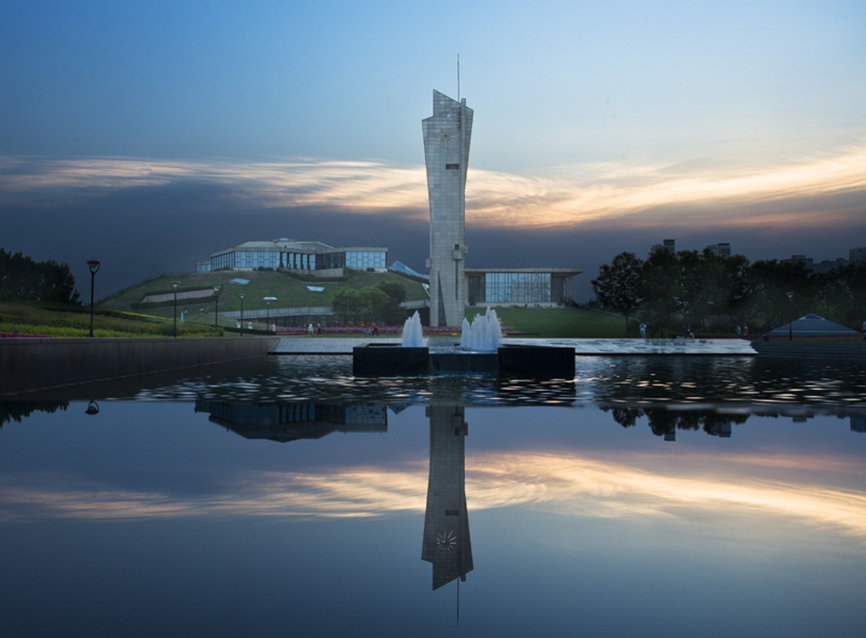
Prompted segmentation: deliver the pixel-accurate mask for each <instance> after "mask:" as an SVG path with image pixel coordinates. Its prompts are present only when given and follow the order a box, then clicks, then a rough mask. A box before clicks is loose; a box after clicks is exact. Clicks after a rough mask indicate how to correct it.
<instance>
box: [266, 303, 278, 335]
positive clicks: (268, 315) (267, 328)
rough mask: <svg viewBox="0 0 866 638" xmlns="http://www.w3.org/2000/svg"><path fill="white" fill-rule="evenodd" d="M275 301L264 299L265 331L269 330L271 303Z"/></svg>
mask: <svg viewBox="0 0 866 638" xmlns="http://www.w3.org/2000/svg"><path fill="white" fill-rule="evenodd" d="M276 300H277V298H276V297H265V309H266V310H265V330H270V329H271V302H272V301H276Z"/></svg>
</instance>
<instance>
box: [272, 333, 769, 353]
mask: <svg viewBox="0 0 866 638" xmlns="http://www.w3.org/2000/svg"><path fill="white" fill-rule="evenodd" d="M425 341H426V342H427V345H428V346H429V347H430V348H439V347H441V348H447V347H450V346H456V345H459V343H460V338H459V337H428V338H427V339H425ZM370 344H375V345H400V339H399V338H396V337H391V338H389V337H381V338H369V337H318V336H298V337H281V338H280V343H279V344H278V345H277V346H276V347H275V348H274V349H272V350H271V351H270V354H280V355H314V354H318V355H348V354H352V349H353V348H355V347H358V346H367V345H370ZM502 345H504V346H509V345H514V346H550V347H559V348H574V353H575V355H577V356H580V355H611V356H613V355H636V356H641V355H655V354H658V355H665V354H668V355H739V356H750V355H751V356H754V355H756V354H757V352H756V351H755V349H754V348H753V347H752V344H751V342H749V341H747V340H746V339H528V338H510V337H504V338H503V339H502Z"/></svg>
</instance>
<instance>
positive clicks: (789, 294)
mask: <svg viewBox="0 0 866 638" xmlns="http://www.w3.org/2000/svg"><path fill="white" fill-rule="evenodd" d="M785 295H786V296H787V297H788V316H789V317H791V321H790V322H789V323H788V341H793V340H794V313H793V311H792V310H791V308H792V306H791V300H792V299H793V298H794V293H793V292H786V293H785Z"/></svg>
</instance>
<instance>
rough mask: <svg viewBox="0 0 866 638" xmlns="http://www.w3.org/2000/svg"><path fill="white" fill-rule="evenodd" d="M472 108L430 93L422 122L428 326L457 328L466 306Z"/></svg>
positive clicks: (438, 94) (464, 103)
mask: <svg viewBox="0 0 866 638" xmlns="http://www.w3.org/2000/svg"><path fill="white" fill-rule="evenodd" d="M472 115H473V111H472V109H470V108H466V100H465V99H464V100H461V101H460V102H457V101H455V100H452V99H451V98H450V97H448V96H446V95H443V94H442V93H440V92H439V91H433V117H428V118H427V119H425V120H422V121H421V125H422V128H423V131H424V158H425V161H426V164H427V192H428V195H429V199H430V259H429V260H428V263H427V267H428V268H429V269H430V325H433V326H460V325H462V324H463V317H464V313H465V311H466V310H465V309H466V274H465V269H466V266H465V261H464V257H465V256H466V253H467V252H468V250H469V249H468V248H467V247H466V169H467V168H468V164H469V139H470V137H471V136H472Z"/></svg>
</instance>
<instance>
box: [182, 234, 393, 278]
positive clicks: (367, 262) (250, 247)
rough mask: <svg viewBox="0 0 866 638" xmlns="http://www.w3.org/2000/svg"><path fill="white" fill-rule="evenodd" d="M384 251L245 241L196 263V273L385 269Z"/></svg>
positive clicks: (281, 242)
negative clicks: (259, 269)
mask: <svg viewBox="0 0 866 638" xmlns="http://www.w3.org/2000/svg"><path fill="white" fill-rule="evenodd" d="M387 267H388V249H387V248H382V247H352V248H334V247H332V246H328V245H327V244H323V243H322V242H316V241H294V240H291V239H285V238H284V239H275V240H273V241H248V242H245V243H243V244H241V245H239V246H235V247H233V248H227V249H226V250H221V251H219V252H216V253H213V254H212V255H211V256H210V259H209V260H206V261H199V262H196V271H197V272H211V271H214V270H255V269H257V268H273V269H279V268H283V269H286V270H305V271H314V272H315V271H328V270H337V269H342V268H354V269H356V270H367V269H370V268H374V269H376V270H385V269H386V268H387Z"/></svg>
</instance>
